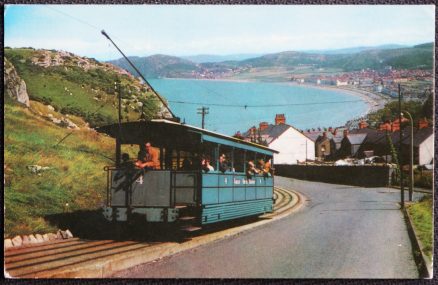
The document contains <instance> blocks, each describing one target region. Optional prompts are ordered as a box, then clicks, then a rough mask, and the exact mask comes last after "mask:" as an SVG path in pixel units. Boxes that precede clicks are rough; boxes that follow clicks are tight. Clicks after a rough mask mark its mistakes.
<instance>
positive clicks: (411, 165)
mask: <svg viewBox="0 0 438 285" xmlns="http://www.w3.org/2000/svg"><path fill="white" fill-rule="evenodd" d="M403 113H405V114H406V115H408V116H409V120H410V121H411V134H410V137H411V139H410V150H409V201H411V202H412V198H413V197H412V196H413V191H414V120H413V119H412V115H411V114H410V113H409V112H408V111H403Z"/></svg>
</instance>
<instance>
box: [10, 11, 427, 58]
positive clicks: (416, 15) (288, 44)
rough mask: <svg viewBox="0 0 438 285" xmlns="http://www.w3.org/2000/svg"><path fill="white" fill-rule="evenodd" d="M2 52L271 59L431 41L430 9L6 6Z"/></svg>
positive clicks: (104, 56)
mask: <svg viewBox="0 0 438 285" xmlns="http://www.w3.org/2000/svg"><path fill="white" fill-rule="evenodd" d="M4 19H5V29H4V31H5V45H6V46H10V47H28V46H31V47H34V48H46V49H58V50H66V51H70V52H73V53H75V54H78V55H81V56H87V57H94V58H96V59H99V60H106V59H114V58H120V55H119V54H118V52H117V51H116V50H115V49H114V47H112V46H110V45H109V42H108V40H106V39H105V38H104V37H103V36H102V35H101V34H100V30H102V29H105V31H106V32H107V33H108V34H109V35H110V36H111V37H112V38H113V40H114V41H115V42H116V43H117V44H119V46H120V47H121V48H122V50H123V51H124V52H125V53H126V54H128V55H138V56H146V55H151V54H157V53H161V54H169V55H195V54H218V55H227V54H237V53H273V52H279V51H286V50H310V49H312V50H314V49H338V48H347V47H355V46H374V45H382V44H389V43H391V44H403V45H415V44H419V43H425V42H432V41H434V39H435V7H434V6H433V5H415V6H413V5H409V6H408V5H398V6H392V5H391V6H389V5H379V6H371V5H370V6H359V5H354V6H346V5H345V6H342V5H336V6H318V5H317V6H213V5H212V6H201V5H196V6H183V5H180V6H170V5H166V6H164V5H7V7H6V10H5V14H4Z"/></svg>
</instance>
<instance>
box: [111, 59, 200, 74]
mask: <svg viewBox="0 0 438 285" xmlns="http://www.w3.org/2000/svg"><path fill="white" fill-rule="evenodd" d="M129 59H130V60H131V61H132V63H134V65H135V66H137V68H138V69H139V70H140V71H141V73H142V74H143V76H145V77H146V78H158V77H174V78H178V77H181V78H185V77H191V76H192V74H193V73H194V72H200V70H201V67H199V66H198V65H197V64H196V63H194V62H192V61H190V60H186V59H182V58H179V57H175V56H168V55H162V54H156V55H152V56H148V57H137V56H133V57H129ZM109 63H112V64H114V65H117V66H119V67H121V68H123V69H126V70H127V71H129V72H130V73H132V74H136V72H135V71H134V69H133V68H132V67H131V66H130V65H129V64H128V62H127V61H126V60H125V59H124V58H121V59H117V60H112V61H109Z"/></svg>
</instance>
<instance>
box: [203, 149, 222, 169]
mask: <svg viewBox="0 0 438 285" xmlns="http://www.w3.org/2000/svg"><path fill="white" fill-rule="evenodd" d="M217 156H218V155H217V144H213V143H210V142H204V143H203V145H202V149H201V159H203V160H208V161H209V164H210V165H211V166H212V167H213V170H217V169H218V168H217V161H218V157H217Z"/></svg>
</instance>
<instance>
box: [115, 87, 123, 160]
mask: <svg viewBox="0 0 438 285" xmlns="http://www.w3.org/2000/svg"><path fill="white" fill-rule="evenodd" d="M114 91H115V92H116V93H117V99H118V105H119V108H118V109H119V118H118V122H119V133H118V135H117V137H116V166H117V167H119V166H120V161H121V156H122V147H121V142H120V136H121V135H122V134H121V133H122V126H121V123H122V95H121V94H120V93H121V86H120V82H114Z"/></svg>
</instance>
